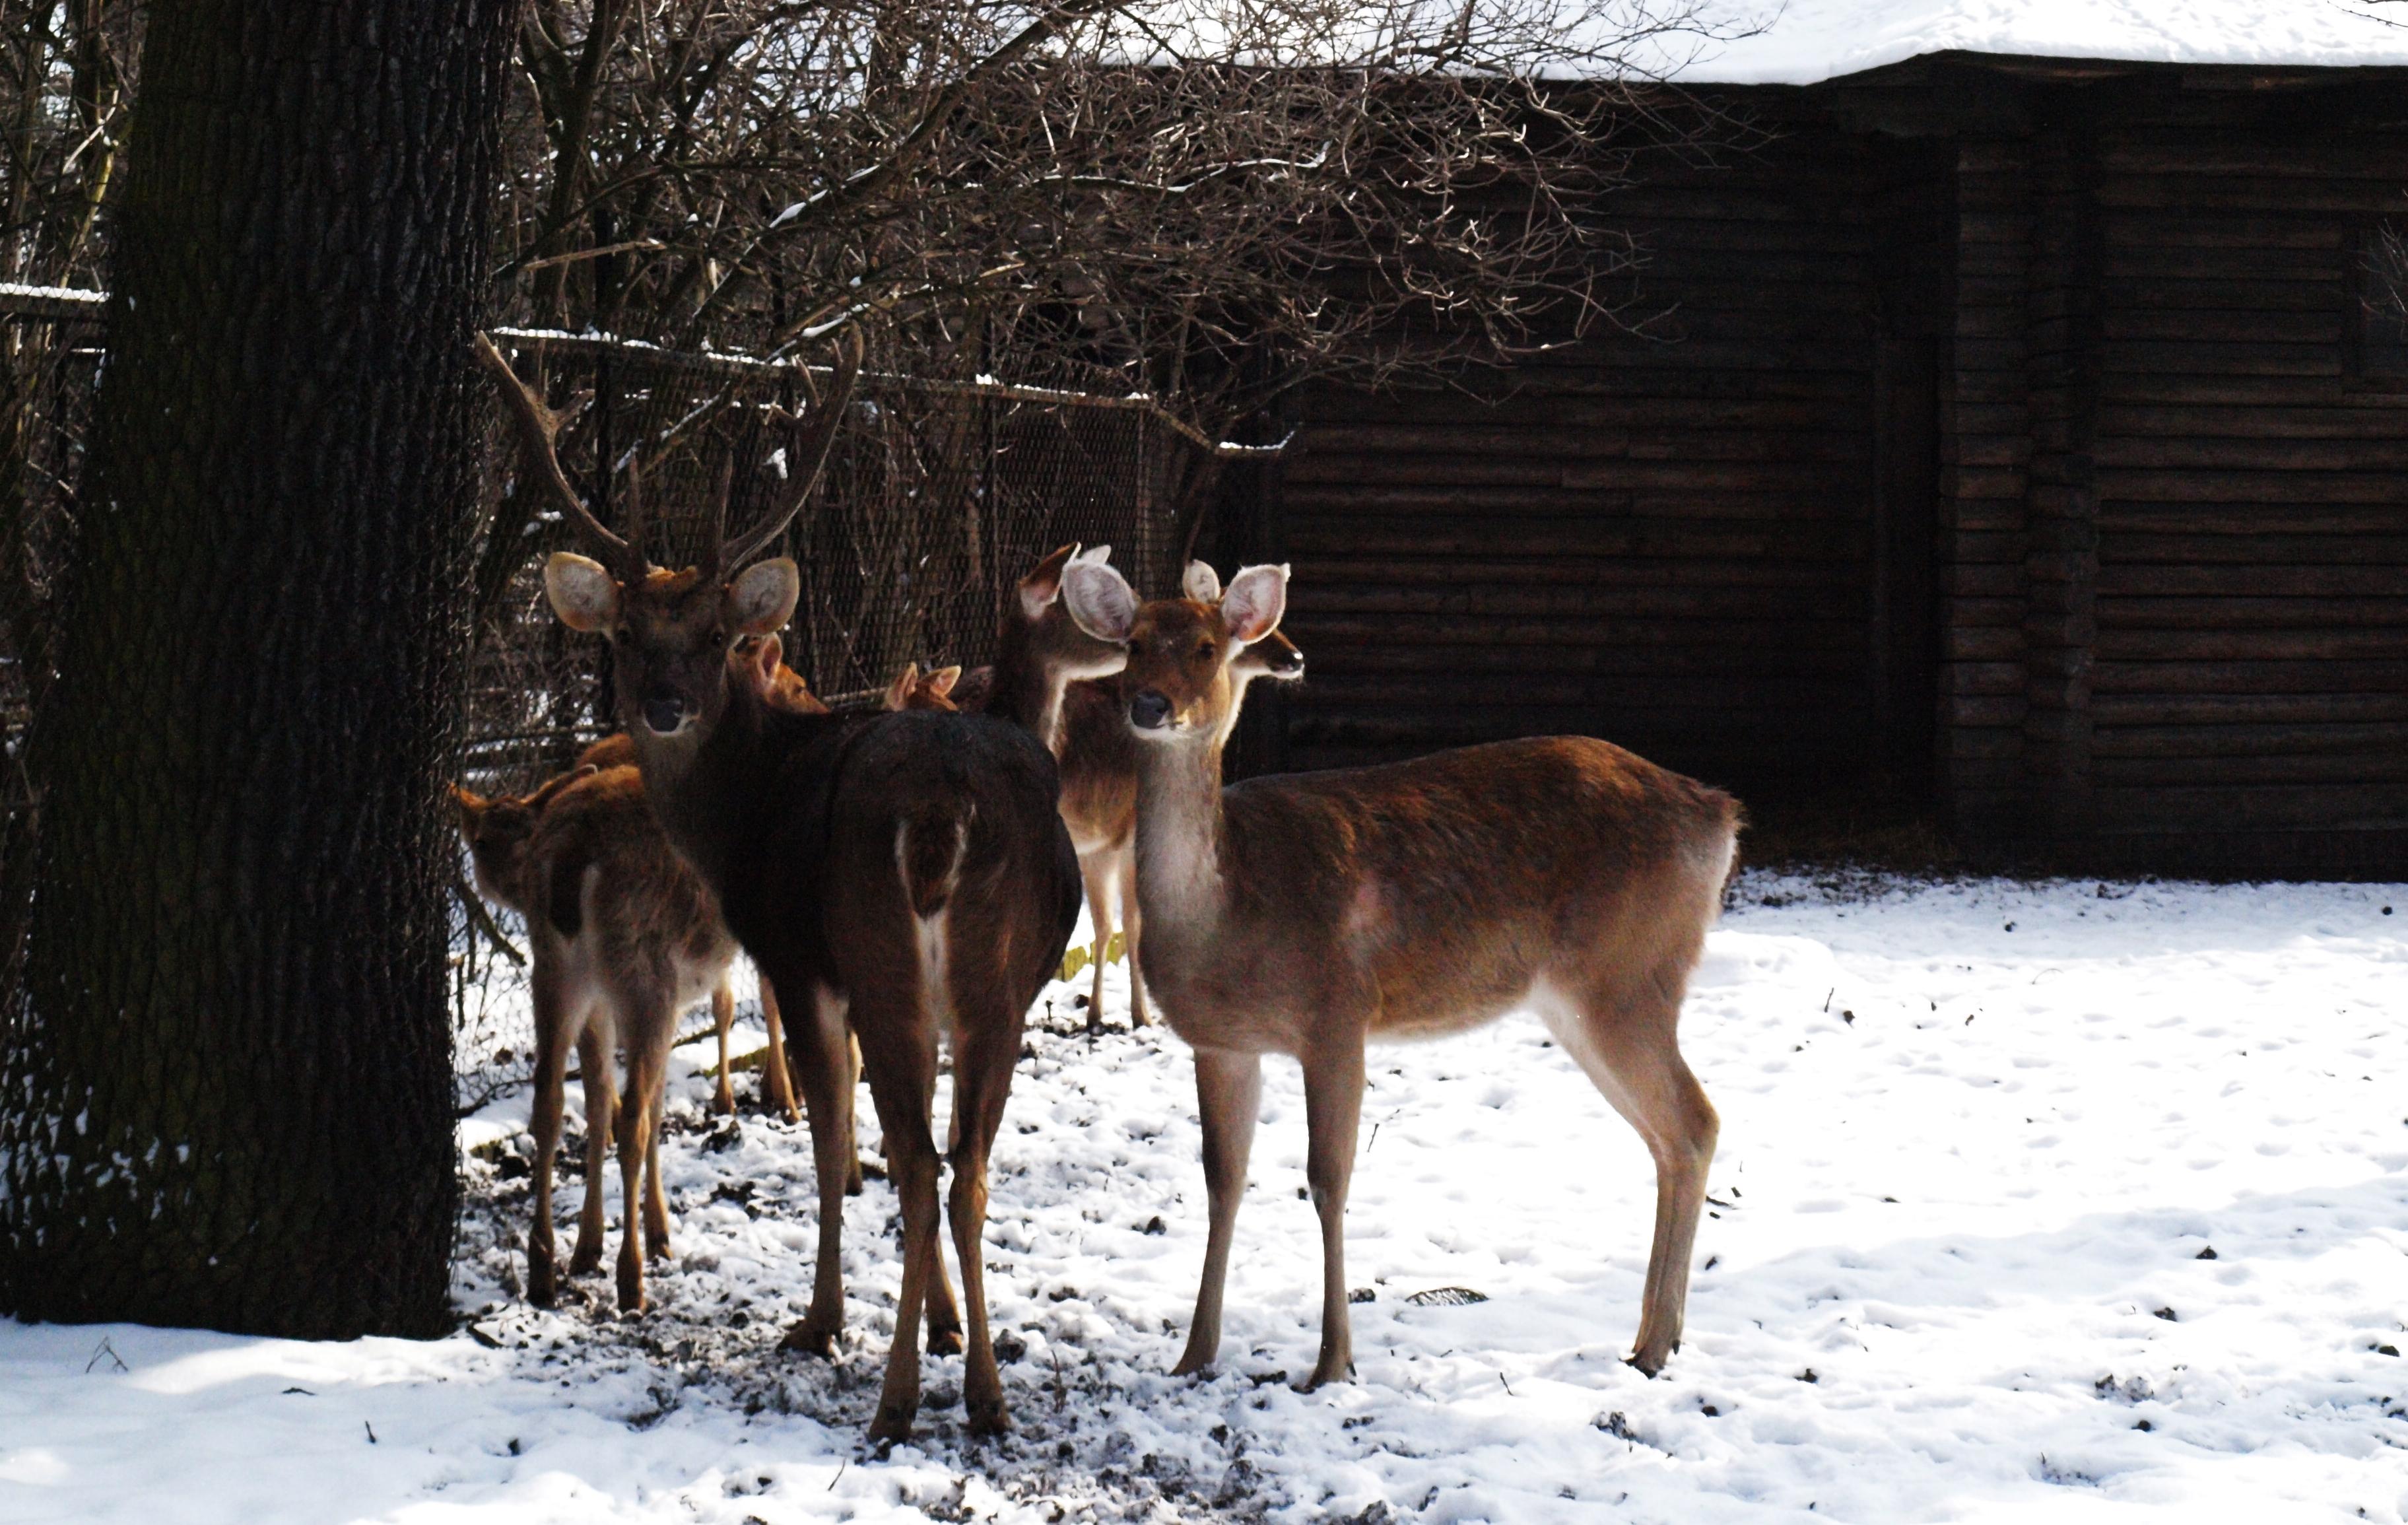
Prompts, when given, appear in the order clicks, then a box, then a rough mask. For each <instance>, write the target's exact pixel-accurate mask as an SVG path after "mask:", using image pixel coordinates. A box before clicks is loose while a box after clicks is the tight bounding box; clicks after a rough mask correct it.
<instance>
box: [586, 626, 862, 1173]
mask: <svg viewBox="0 0 2408 1525" xmlns="http://www.w3.org/2000/svg"><path fill="white" fill-rule="evenodd" d="M727 662H728V670H729V671H730V672H732V673H734V674H736V675H737V676H738V677H740V678H742V679H744V680H745V681H747V682H749V683H752V684H753V688H754V689H755V690H756V691H757V692H758V693H759V694H760V695H761V697H762V698H764V699H765V700H767V702H768V703H770V704H772V705H774V706H776V707H777V708H779V709H781V710H792V711H793V712H796V714H807V715H824V714H826V713H827V712H828V707H827V706H826V705H824V704H823V703H821V702H820V698H819V696H818V695H816V694H814V693H812V692H811V689H810V684H809V683H806V682H804V680H803V675H802V674H801V673H799V672H796V670H795V669H792V668H790V667H788V666H786V648H785V643H784V642H783V641H782V640H779V638H778V637H776V636H747V637H745V638H744V639H743V640H739V641H738V642H736V643H735V644H734V645H733V646H731V647H729V648H728V653H727ZM577 761H578V764H579V766H581V767H586V768H633V767H634V766H635V765H636V743H635V741H633V740H632V739H631V738H630V737H629V736H628V735H627V733H626V732H624V731H618V732H614V733H613V734H611V735H609V736H606V737H604V738H602V740H600V741H596V742H595V743H594V744H593V745H592V746H589V747H587V748H586V749H585V750H584V751H583V752H581V753H579V754H578V755H577ZM759 985H760V988H761V1024H762V1026H763V1027H764V1028H766V1029H768V1034H769V1052H768V1055H767V1057H766V1058H765V1059H764V1060H763V1061H762V1067H761V1101H762V1104H763V1105H765V1106H767V1107H769V1108H770V1109H771V1110H773V1111H775V1112H776V1113H777V1114H778V1115H780V1116H781V1117H783V1118H785V1119H786V1121H788V1122H793V1121H794V1120H795V1119H796V1117H798V1116H800V1115H802V1114H801V1111H800V1109H798V1108H797V1107H796V1105H795V1083H794V1077H793V1075H792V1074H791V1073H790V1072H788V1070H787V1068H786V1035H785V1024H784V1022H783V1020H782V1019H781V1014H780V1013H779V1011H778V992H777V990H776V989H775V987H773V986H772V985H770V983H769V981H768V979H767V977H766V976H764V977H762V978H761V979H760V981H759ZM710 1015H711V1023H712V1026H714V1027H715V1028H716V1029H718V1033H719V1094H718V1095H717V1096H716V1097H715V1098H713V1099H712V1103H711V1104H712V1105H713V1106H715V1107H716V1108H718V1110H719V1111H721V1112H723V1113H733V1112H735V1110H736V1077H735V1072H733V1071H732V1070H731V1069H730V1068H729V1065H728V1057H727V1040H728V1036H729V1034H730V1033H731V1032H733V1031H734V1029H735V1027H736V992H735V990H734V988H733V987H731V986H730V985H728V984H727V982H726V981H724V980H722V981H721V982H720V985H719V988H718V989H716V990H714V991H712V992H711V995H710ZM854 1068H855V1069H856V1070H858V1069H859V1068H860V1067H859V1065H857V1064H856V1065H855V1066H854ZM846 1189H847V1190H848V1191H850V1192H852V1193H853V1195H855V1196H858V1195H860V1192H861V1161H860V1159H859V1158H855V1159H854V1160H853V1173H852V1176H851V1178H850V1180H849V1183H848V1185H847V1187H846Z"/></svg>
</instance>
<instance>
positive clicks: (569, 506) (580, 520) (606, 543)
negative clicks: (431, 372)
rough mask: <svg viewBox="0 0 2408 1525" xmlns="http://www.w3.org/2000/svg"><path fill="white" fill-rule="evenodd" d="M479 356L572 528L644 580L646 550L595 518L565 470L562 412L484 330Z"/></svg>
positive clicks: (622, 575)
mask: <svg viewBox="0 0 2408 1525" xmlns="http://www.w3.org/2000/svg"><path fill="white" fill-rule="evenodd" d="M477 357H478V359H480V360H481V361H483V362H484V365H485V368H486V369H487V370H490V371H492V372H493V373H494V381H495V384H496V385H498V386H499V387H500V388H501V392H502V400H503V401H504V402H506V403H508V404H509V410H510V417H511V419H512V420H513V421H514V422H515V423H516V424H518V430H519V444H520V446H521V448H522V450H523V453H524V454H525V456H526V462H527V465H528V467H529V468H532V469H533V470H534V472H535V474H536V476H537V478H538V480H539V481H540V482H542V484H543V486H544V488H545V489H546V490H547V491H548V492H549V493H550V494H551V496H552V503H553V505H554V506H555V507H557V508H558V509H559V510H560V511H561V515H562V517H564V518H566V520H567V521H568V524H569V527H571V528H572V529H574V530H576V531H577V533H578V535H579V537H580V538H581V539H582V540H584V541H585V542H586V544H587V546H588V548H590V549H591V550H592V551H593V552H594V553H595V559H596V560H598V561H600V562H601V563H602V565H603V566H605V567H607V568H609V569H610V571H611V572H612V573H613V575H615V576H617V577H618V578H619V579H620V580H621V581H622V582H638V583H639V582H641V581H643V577H644V572H645V570H646V564H645V561H644V554H643V553H642V552H641V551H639V550H638V549H637V548H636V547H635V546H633V545H631V544H629V543H628V542H627V541H625V540H621V539H620V538H619V537H618V536H616V535H613V534H611V533H610V532H609V530H607V529H605V528H603V527H602V521H601V520H599V519H596V518H595V517H594V514H593V512H592V511H591V510H589V509H587V508H586V507H585V500H584V499H582V498H581V497H579V496H577V489H575V488H574V487H571V486H570V485H569V484H568V476H567V474H566V472H564V471H562V470H561V469H560V456H559V454H558V453H557V452H556V451H555V450H554V449H553V443H554V440H555V439H556V438H557V436H558V435H559V433H560V422H561V421H560V415H559V414H557V413H554V412H553V411H552V410H551V409H550V408H547V407H545V406H544V401H543V399H542V398H541V397H539V396H536V394H535V390H534V389H533V388H531V387H529V386H528V385H527V384H526V383H525V382H524V381H520V380H519V373H518V372H517V371H515V370H513V369H511V368H510V363H509V361H508V360H505V359H503V358H502V352H501V351H499V350H497V349H495V348H494V341H493V340H492V339H490V338H486V337H485V336H484V335H482V334H479V335H478V336H477Z"/></svg>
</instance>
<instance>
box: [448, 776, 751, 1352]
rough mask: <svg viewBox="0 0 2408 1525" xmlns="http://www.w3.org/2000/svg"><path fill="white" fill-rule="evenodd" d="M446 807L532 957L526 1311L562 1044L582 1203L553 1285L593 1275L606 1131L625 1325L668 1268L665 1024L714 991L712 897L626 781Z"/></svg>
mask: <svg viewBox="0 0 2408 1525" xmlns="http://www.w3.org/2000/svg"><path fill="white" fill-rule="evenodd" d="M453 798H454V799H455V801H456V802H457V804H458V806H459V810H460V820H461V830H462V833H463V835H465V836H466V838H467V840H468V843H469V851H470V855H471V856H472V857H473V858H474V859H475V861H476V865H477V879H478V885H479V887H480V889H482V890H483V891H484V892H485V893H486V894H487V895H489V896H491V897H492V898H493V899H496V900H498V901H500V902H501V903H502V904H504V905H507V906H509V908H510V909H512V910H514V911H516V912H518V913H519V914H521V915H523V916H524V917H525V918H526V929H527V942H528V944H529V947H530V948H531V950H532V953H533V960H534V977H533V986H534V991H533V993H534V997H535V1037H536V1044H535V1101H534V1108H533V1115H532V1117H531V1119H530V1120H531V1123H532V1129H533V1131H534V1134H535V1145H536V1158H535V1225H534V1228H533V1229H532V1230H530V1231H529V1233H528V1235H527V1297H528V1299H529V1301H531V1302H535V1303H537V1304H538V1305H539V1306H544V1307H549V1306H550V1305H551V1304H552V1300H553V1298H554V1297H555V1296H556V1295H557V1291H558V1284H557V1276H556V1273H555V1271H554V1267H553V1250H552V1157H553V1155H554V1153H555V1152H556V1151H557V1150H558V1148H559V1146H560V1121H561V1090H562V1086H563V1077H564V1074H565V1072H566V1069H567V1064H568V1049H569V1047H570V1045H571V1044H574V1045H575V1046H576V1049H577V1052H578V1059H579V1064H580V1067H581V1069H582V1070H583V1072H584V1076H585V1109H586V1111H585V1132H586V1143H585V1165H586V1174H585V1185H586V1189H585V1206H584V1210H583V1211H582V1212H581V1213H580V1215H579V1216H578V1226H577V1248H576V1250H575V1252H574V1253H573V1254H572V1255H571V1257H570V1259H569V1263H568V1272H569V1274H570V1275H572V1276H573V1275H580V1274H582V1273H585V1272H587V1271H591V1270H593V1269H594V1268H595V1267H596V1266H598V1265H599V1264H601V1260H602V1200H603V1196H604V1190H603V1185H602V1168H603V1162H604V1159H605V1158H607V1157H606V1154H605V1151H606V1150H608V1148H609V1142H610V1138H611V1135H612V1134H613V1133H614V1132H615V1133H616V1134H617V1136H618V1144H619V1173H620V1177H621V1184H622V1186H623V1187H624V1212H623V1216H622V1219H621V1225H622V1227H621V1234H620V1244H619V1277H618V1279H619V1306H620V1307H621V1308H622V1309H623V1310H624V1311H626V1312H628V1313H640V1312H642V1311H643V1309H644V1306H645V1300H644V1258H645V1255H646V1254H647V1253H649V1254H651V1255H652V1257H654V1258H656V1259H667V1256H668V1254H669V1214H668V1199H667V1194H666V1193H665V1192H664V1191H663V1189H662V1187H661V1160H660V1132H659V1129H660V1114H661V1101H662V1097H663V1092H664V1088H665V1086H666V1083H667V1078H668V1056H669V1047H670V1045H671V1043H674V1042H675V1040H676V1036H677V1017H678V1014H679V1013H680V1012H681V1011H683V1010H685V1008H686V1007H688V1006H690V1005H692V1004H694V1002H695V1001H696V1000H700V999H701V998H702V997H704V996H705V995H710V994H712V993H713V992H714V991H716V993H717V999H718V1000H722V1001H724V1000H725V999H726V994H727V990H726V978H727V966H728V963H729V961H730V960H732V959H733V958H734V957H736V942H735V940H734V939H733V938H731V937H729V936H728V934H727V929H726V928H725V927H724V925H723V924H722V923H721V921H720V916H719V903H718V901H717V899H715V898H714V897H713V896H712V895H711V893H710V890H709V889H708V888H707V887H705V886H704V885H703V883H702V882H701V881H700V880H699V879H697V878H695V875H694V873H693V871H692V870H689V869H687V868H686V867H685V865H684V864H682V863H681V862H680V861H679V860H678V857H677V855H676V854H675V853H673V852H671V851H670V850H669V844H668V842H667V839H665V838H664V837H663V836H662V834H661V828H660V827H659V825H658V824H657V823H656V822H655V821H654V820H653V819H652V810H651V808H650V807H649V806H648V805H646V803H645V800H644V786H643V781H642V780H641V779H639V778H638V776H637V773H636V770H634V769H632V768H610V769H603V770H595V769H594V768H591V767H581V768H579V769H578V770H576V771H574V772H572V773H569V774H567V775H566V776H565V777H563V778H559V779H554V780H553V781H552V782H551V783H550V784H545V785H544V786H543V787H542V788H541V789H538V790H537V791H536V792H535V793H534V794H532V795H529V796H527V797H526V798H523V799H499V800H487V799H482V798H479V797H477V796H476V795H473V794H471V793H469V792H468V791H467V790H466V789H460V788H457V787H455V788H454V790H453ZM616 1048H624V1050H625V1052H626V1067H627V1083H626V1087H625V1090H624V1092H623V1093H622V1094H621V1097H620V1099H619V1101H618V1104H617V1107H616V1109H615V1110H616V1111H617V1114H618V1115H617V1119H616V1124H615V1127H614V1125H613V1121H612V1116H611V1114H612V1112H613V1110H614V1109H613V1105H612V1101H611V1086H610V1069H611V1055H612V1052H613V1050H614V1049H616ZM639 1220H640V1222H641V1224H642V1229H641V1238H642V1243H641V1244H638V1227H637V1225H638V1221H639Z"/></svg>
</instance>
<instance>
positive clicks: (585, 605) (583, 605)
mask: <svg viewBox="0 0 2408 1525" xmlns="http://www.w3.org/2000/svg"><path fill="white" fill-rule="evenodd" d="M543 591H544V592H545V593H546V594H548V595H550V597H551V598H552V612H553V613H555V614H557V615H559V616H560V623H561V624H563V625H565V626H568V627H569V628H570V629H572V630H608V629H609V627H610V626H613V625H616V624H617V623H618V622H619V583H618V580H617V579H615V578H613V577H612V576H611V575H610V574H609V571H607V570H605V569H604V568H603V566H602V564H601V563H600V562H598V561H595V560H594V559H593V558H592V557H591V556H581V555H579V554H577V553H576V552H574V551H555V552H553V553H552V559H551V560H550V561H547V562H545V563H544V564H543Z"/></svg>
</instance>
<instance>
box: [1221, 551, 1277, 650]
mask: <svg viewBox="0 0 2408 1525" xmlns="http://www.w3.org/2000/svg"><path fill="white" fill-rule="evenodd" d="M1286 612H1287V568H1286V566H1285V565H1284V564H1282V565H1280V566H1277V567H1248V568H1245V569H1244V570H1242V571H1240V572H1239V573H1238V575H1237V576H1235V577H1233V578H1231V579H1229V591H1228V592H1227V593H1225V594H1223V595H1222V596H1221V618H1222V620H1223V621H1224V622H1225V623H1226V624H1227V626H1229V639H1231V640H1240V641H1243V642H1245V643H1247V644H1249V645H1251V644H1253V643H1254V642H1255V641H1257V640H1262V639H1263V637H1265V636H1267V635H1269V634H1270V633H1271V632H1272V631H1273V630H1276V629H1278V628H1279V622H1280V616H1281V615H1283V614H1284V613H1286Z"/></svg>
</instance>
